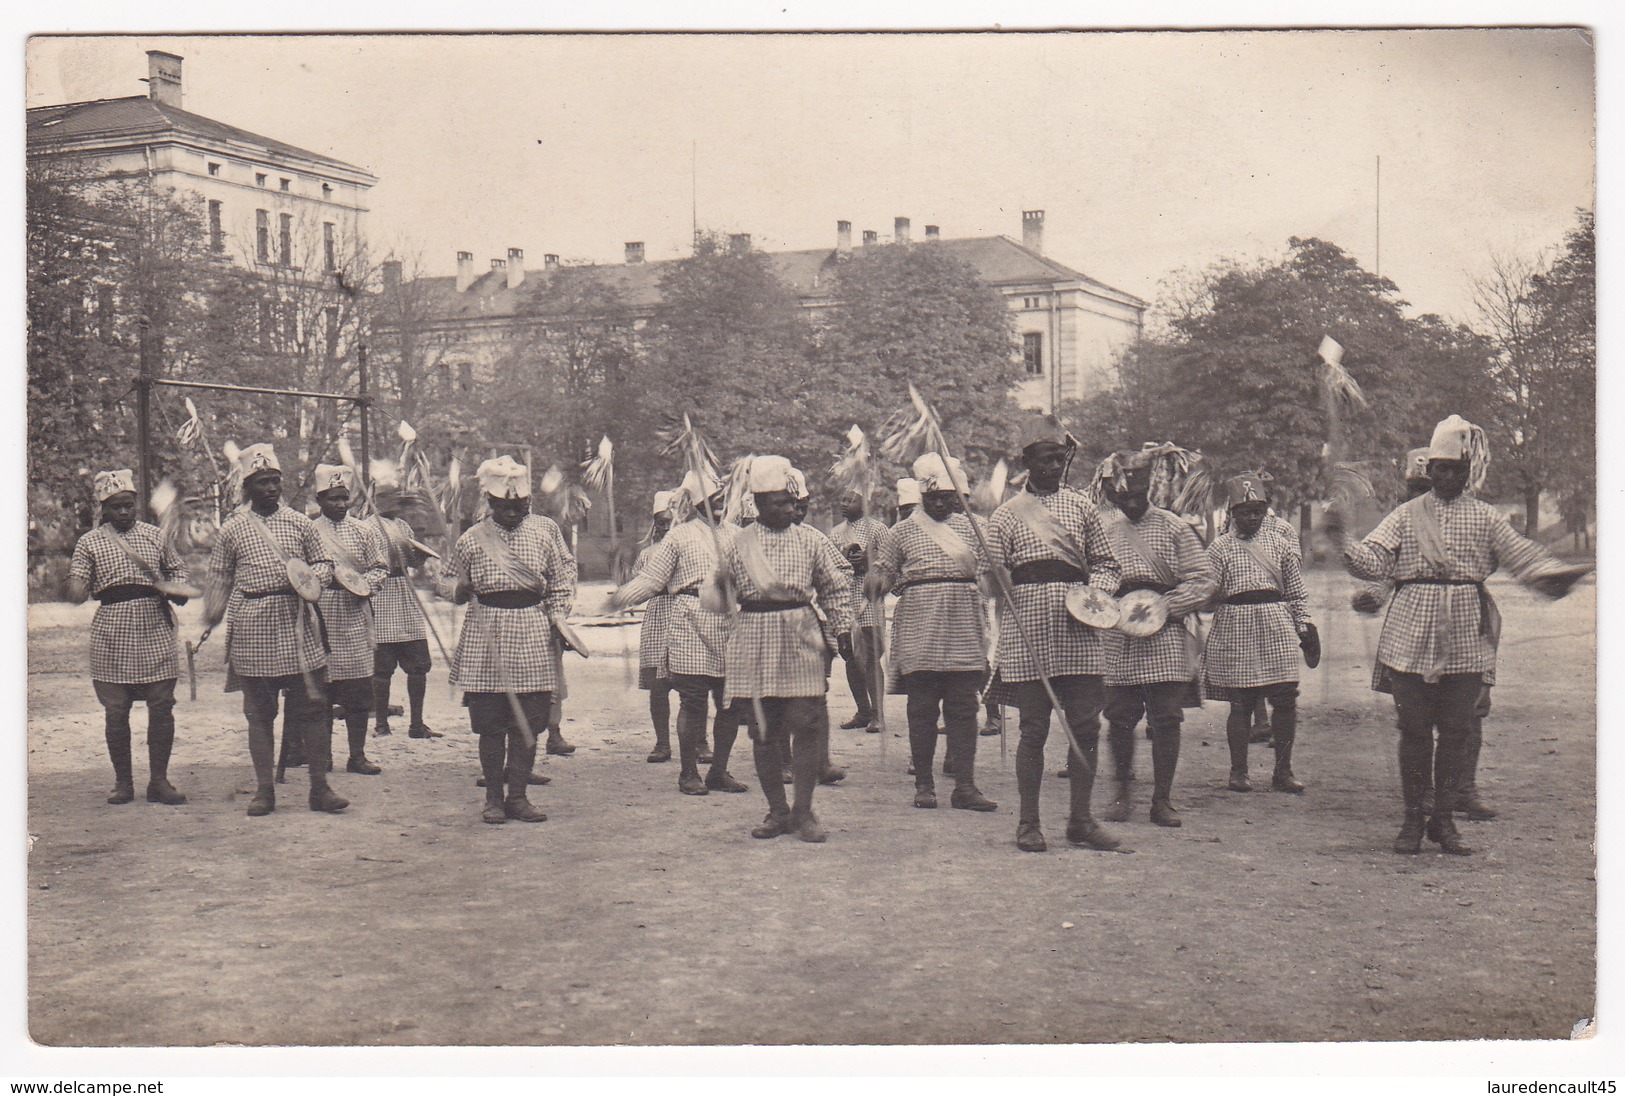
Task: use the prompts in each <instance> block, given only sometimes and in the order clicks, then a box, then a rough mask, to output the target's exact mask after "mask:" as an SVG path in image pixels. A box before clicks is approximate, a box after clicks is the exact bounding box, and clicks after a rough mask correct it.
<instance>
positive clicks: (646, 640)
mask: <svg viewBox="0 0 1625 1096" xmlns="http://www.w3.org/2000/svg"><path fill="white" fill-rule="evenodd" d="M662 539H664V538H662ZM658 547H660V545H659V544H658V543H657V544H651V545H649V546H648V547H647V548H645V549H644V550H643V551H641V552H639V553H638V558H637V559H636V560H634V561H633V562H632V573H633V574H634V575H637V574H641V573H642V572H643V570H644V568H645V567H647V566H648V565H649V557H650V556H652V555H654V554H655V549H656V548H658ZM676 600H677V599H676V598H675V597H673V596H672V595H670V594H656V595H655V596H654V597H652V598H650V599H649V600H648V601H646V602H644V604H643V626H642V627H641V628H640V629H638V667H639V668H640V669H643V668H647V669H651V670H655V671H656V672H657V675H658V672H659V670H660V668H661V667H662V666H664V665H665V662H666V631H667V629H668V627H669V626H670V621H671V612H672V602H674V601H676Z"/></svg>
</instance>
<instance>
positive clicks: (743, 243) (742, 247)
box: [728, 232, 750, 255]
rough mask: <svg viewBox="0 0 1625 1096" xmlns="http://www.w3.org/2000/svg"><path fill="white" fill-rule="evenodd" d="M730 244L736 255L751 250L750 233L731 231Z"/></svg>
mask: <svg viewBox="0 0 1625 1096" xmlns="http://www.w3.org/2000/svg"><path fill="white" fill-rule="evenodd" d="M728 244H729V246H730V247H732V248H733V253H734V254H735V255H743V254H744V253H745V252H747V251H749V250H750V233H749V232H731V233H729V234H728Z"/></svg>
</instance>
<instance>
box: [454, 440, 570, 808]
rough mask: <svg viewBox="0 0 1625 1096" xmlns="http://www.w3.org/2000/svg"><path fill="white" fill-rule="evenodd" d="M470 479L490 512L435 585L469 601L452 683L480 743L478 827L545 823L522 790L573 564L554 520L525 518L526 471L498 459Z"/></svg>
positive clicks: (554, 683)
mask: <svg viewBox="0 0 1625 1096" xmlns="http://www.w3.org/2000/svg"><path fill="white" fill-rule="evenodd" d="M476 476H477V478H478V479H479V484H480V489H481V490H482V491H483V492H484V493H485V496H486V498H485V501H486V505H487V506H489V508H490V513H489V514H487V515H486V516H485V517H484V518H483V519H481V520H480V521H478V522H476V523H475V524H474V525H473V526H472V527H471V528H470V529H469V530H468V531H467V532H465V533H464V534H463V535H462V536H461V537H459V538H458V539H457V544H456V545H455V546H454V547H453V548H452V550H451V555H450V556H449V557H448V558H447V560H446V568H445V572H444V574H443V575H442V577H441V581H442V583H443V585H444V586H445V592H446V593H447V594H448V595H449V596H450V597H451V599H452V601H454V602H455V603H457V604H459V605H461V604H464V603H467V602H469V601H470V600H471V599H472V604H470V605H469V609H468V613H467V615H465V616H464V617H463V629H462V634H461V635H460V636H458V639H457V650H456V651H455V652H454V653H453V655H452V663H451V684H452V688H454V689H461V690H463V705H464V706H465V707H466V708H467V709H468V721H469V725H470V727H471V729H472V730H473V731H474V733H475V734H477V735H479V736H480V769H481V771H482V772H483V774H484V776H483V779H484V781H485V808H484V809H483V810H482V811H481V812H480V818H481V820H483V821H485V822H489V823H491V824H493V825H500V824H501V823H503V822H506V821H507V820H508V819H510V818H512V819H516V820H518V821H520V822H545V821H546V820H547V815H545V814H543V813H542V812H541V811H539V810H537V809H536V807H535V806H534V805H533V804H532V803H531V802H530V798H529V796H528V795H526V786H527V784H528V783H529V781H530V774H531V768H532V767H533V766H534V765H535V762H536V732H537V730H539V729H544V728H546V726H547V717H548V710H549V709H550V707H551V706H552V700H553V692H554V690H556V689H557V688H558V687H559V684H560V682H559V673H558V664H557V661H556V660H555V659H554V657H553V644H554V642H555V640H554V636H553V632H554V631H555V629H556V627H557V625H558V624H560V623H562V622H563V620H564V618H565V617H566V616H568V615H569V612H570V608H571V606H572V605H573V604H574V602H575V592H576V563H575V557H574V556H572V555H571V554H570V550H569V548H568V547H566V546H565V543H564V536H563V534H562V533H560V532H559V527H558V525H556V524H555V523H554V522H553V519H551V518H548V517H543V516H542V515H540V514H532V513H531V512H530V469H528V468H526V467H525V466H524V465H522V464H520V463H518V462H517V461H515V460H514V459H513V458H512V457H508V456H502V457H497V458H495V459H492V460H488V461H486V462H485V463H483V464H481V465H480V467H479V470H478V472H477V473H476ZM504 788H506V795H504V794H503V792H504Z"/></svg>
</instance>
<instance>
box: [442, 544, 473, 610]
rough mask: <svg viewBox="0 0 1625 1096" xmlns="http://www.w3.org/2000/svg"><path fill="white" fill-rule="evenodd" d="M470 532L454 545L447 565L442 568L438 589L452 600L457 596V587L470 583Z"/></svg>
mask: <svg viewBox="0 0 1625 1096" xmlns="http://www.w3.org/2000/svg"><path fill="white" fill-rule="evenodd" d="M467 545H468V534H467V533H464V534H463V535H462V536H460V537H458V538H457V543H456V544H454V545H452V548H451V554H450V555H448V556H447V557H446V565H445V566H444V567H442V568H441V569H440V582H439V584H438V587H437V589H436V591H435V592H436V593H438V594H439V595H440V596H441V597H443V598H445V599H446V600H447V601H451V600H452V599H454V598H455V597H456V596H457V587H459V586H464V585H467V584H468V581H469V574H468V572H469V566H468V548H467Z"/></svg>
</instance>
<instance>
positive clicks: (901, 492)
mask: <svg viewBox="0 0 1625 1096" xmlns="http://www.w3.org/2000/svg"><path fill="white" fill-rule="evenodd" d="M919 504H920V483H919V481H918V480H913V479H900V480H898V481H897V505H899V506H918V505H919Z"/></svg>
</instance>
